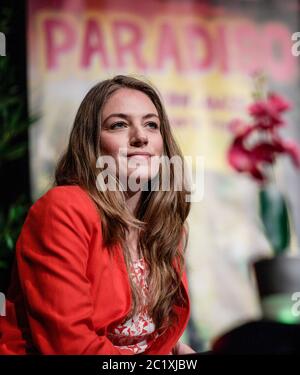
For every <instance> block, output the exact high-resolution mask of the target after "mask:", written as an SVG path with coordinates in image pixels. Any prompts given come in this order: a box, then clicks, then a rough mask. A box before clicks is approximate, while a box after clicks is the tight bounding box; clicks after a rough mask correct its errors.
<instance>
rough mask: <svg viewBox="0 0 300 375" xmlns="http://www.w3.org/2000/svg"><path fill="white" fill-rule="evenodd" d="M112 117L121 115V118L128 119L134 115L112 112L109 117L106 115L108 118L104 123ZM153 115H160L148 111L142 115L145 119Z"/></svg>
mask: <svg viewBox="0 0 300 375" xmlns="http://www.w3.org/2000/svg"><path fill="white" fill-rule="evenodd" d="M111 117H119V118H123V119H125V120H128V119H129V118H131V117H132V116H131V115H128V114H126V113H112V114H111V115H109V116H108V117H106V119H105V120H104V121H103V123H105V122H106V121H107V120H109V119H110V118H111ZM151 117H157V118H158V119H159V116H158V115H157V114H155V113H147V114H146V115H144V116H142V119H143V120H147V119H149V118H151Z"/></svg>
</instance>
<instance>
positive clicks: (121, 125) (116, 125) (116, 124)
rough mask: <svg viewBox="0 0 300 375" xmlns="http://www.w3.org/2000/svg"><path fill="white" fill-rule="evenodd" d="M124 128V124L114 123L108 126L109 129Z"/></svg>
mask: <svg viewBox="0 0 300 375" xmlns="http://www.w3.org/2000/svg"><path fill="white" fill-rule="evenodd" d="M124 126H126V124H125V122H115V123H114V124H112V125H111V126H110V129H120V128H123V127H124Z"/></svg>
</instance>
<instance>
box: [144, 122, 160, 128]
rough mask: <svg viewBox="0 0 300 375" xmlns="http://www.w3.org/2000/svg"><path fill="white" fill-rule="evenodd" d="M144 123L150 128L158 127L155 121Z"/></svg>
mask: <svg viewBox="0 0 300 375" xmlns="http://www.w3.org/2000/svg"><path fill="white" fill-rule="evenodd" d="M146 125H148V126H149V127H150V128H152V129H158V127H159V126H158V124H157V123H156V122H148V123H147V124H146Z"/></svg>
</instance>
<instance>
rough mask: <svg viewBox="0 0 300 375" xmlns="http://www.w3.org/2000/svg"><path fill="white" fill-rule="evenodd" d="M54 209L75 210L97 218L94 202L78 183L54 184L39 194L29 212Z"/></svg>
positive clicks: (45, 212) (87, 216) (82, 214)
mask: <svg viewBox="0 0 300 375" xmlns="http://www.w3.org/2000/svg"><path fill="white" fill-rule="evenodd" d="M56 210H59V211H60V210H63V211H65V212H66V211H68V212H77V213H80V215H81V216H84V217H85V218H88V219H89V220H92V219H95V220H99V214H98V211H97V209H96V205H95V203H94V202H93V200H92V198H91V197H90V196H89V194H88V192H87V191H86V190H84V189H83V188H82V187H80V186H79V185H61V186H54V187H52V188H51V189H49V190H48V191H47V192H46V193H44V194H43V195H42V196H40V197H39V198H38V199H37V200H36V201H35V202H34V204H33V205H32V206H31V208H30V211H31V212H35V213H37V212H38V213H41V214H43V213H44V214H46V215H47V213H49V212H51V211H56Z"/></svg>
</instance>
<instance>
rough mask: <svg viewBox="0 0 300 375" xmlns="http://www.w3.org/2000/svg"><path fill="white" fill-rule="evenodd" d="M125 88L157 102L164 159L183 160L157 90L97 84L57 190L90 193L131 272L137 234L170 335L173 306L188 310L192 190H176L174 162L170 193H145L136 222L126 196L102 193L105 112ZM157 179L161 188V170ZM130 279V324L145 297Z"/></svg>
mask: <svg viewBox="0 0 300 375" xmlns="http://www.w3.org/2000/svg"><path fill="white" fill-rule="evenodd" d="M120 88H129V89H134V90H139V91H141V92H143V93H145V94H146V95H147V96H148V97H149V98H150V99H151V100H152V102H153V104H154V105H155V107H156V109H157V111H158V114H159V118H160V124H161V126H160V129H161V135H162V138H163V144H164V155H166V156H168V157H169V158H172V157H173V156H175V155H177V156H179V157H180V160H182V161H183V156H182V153H181V151H180V149H179V147H178V146H177V144H176V142H175V140H174V137H173V135H172V132H171V128H170V124H169V120H168V117H167V115H166V112H165V109H164V106H163V104H162V100H161V99H160V95H159V93H158V91H157V90H156V89H155V88H154V87H153V85H152V84H150V83H148V82H146V81H145V80H144V79H143V80H141V79H137V78H135V77H132V76H124V75H118V76H115V77H114V78H112V79H107V80H105V81H102V82H100V83H98V84H96V85H95V86H94V87H93V88H92V89H91V90H90V91H89V92H88V93H87V95H86V96H85V98H84V99H83V101H82V103H81V105H80V107H79V109H78V112H77V114H76V117H75V121H74V124H73V128H72V131H71V134H70V138H69V144H68V146H67V149H66V150H65V152H64V153H63V155H62V157H61V158H60V160H59V162H58V164H57V167H56V171H55V182H54V186H56V185H79V186H80V187H82V188H83V189H84V190H85V191H86V192H87V193H88V194H89V196H90V197H91V199H92V200H93V201H94V203H95V205H96V208H97V210H98V212H99V216H100V220H101V225H102V234H103V240H104V243H105V244H106V246H108V247H109V248H111V249H112V246H114V245H116V244H120V245H121V246H122V249H123V252H124V259H125V263H126V267H127V270H129V267H130V264H131V262H132V259H131V254H130V251H129V248H128V246H127V243H126V237H127V235H128V233H129V231H130V230H132V229H134V228H135V229H138V231H139V239H138V249H139V252H140V254H141V255H142V256H143V257H144V259H145V261H146V263H147V265H148V269H149V272H148V279H147V281H148V287H149V293H150V295H149V301H148V309H149V314H150V316H152V318H153V321H154V323H155V325H156V328H157V329H162V330H165V329H167V328H168V326H170V325H171V324H174V323H175V321H174V318H176V315H175V314H174V312H173V311H172V307H173V305H174V304H176V305H180V306H183V305H184V304H185V303H186V300H185V298H186V297H185V295H184V294H183V293H182V289H181V277H182V272H183V270H184V267H185V260H184V259H185V257H184V254H185V250H186V246H187V241H188V227H187V222H186V218H187V216H188V214H189V211H190V203H189V202H187V201H186V195H187V194H189V193H190V191H188V190H187V189H186V188H185V186H183V188H182V189H181V190H180V191H176V190H177V189H175V188H174V186H175V183H174V179H175V168H176V167H175V165H173V164H172V163H171V165H170V166H171V167H170V169H169V173H170V189H169V190H168V191H164V189H155V190H152V191H151V190H149V191H143V192H142V197H141V203H140V205H139V207H138V211H137V216H136V217H135V216H133V213H131V212H130V210H129V209H128V207H127V206H126V200H125V196H124V193H123V192H122V191H120V190H118V191H110V190H106V191H99V189H97V186H96V179H97V174H98V173H99V170H98V171H97V169H98V168H97V167H96V161H97V159H98V157H99V156H100V155H101V150H100V137H101V114H102V109H103V106H104V104H105V103H106V102H107V100H108V98H109V97H110V96H111V95H112V94H113V93H114V92H116V91H117V90H118V89H120ZM158 177H159V181H160V187H161V181H162V178H161V177H162V168H161V167H160V168H159V172H158ZM128 274H129V282H130V287H131V293H132V302H133V304H132V309H131V311H130V313H129V315H128V316H127V317H126V318H127V319H128V318H130V317H132V316H133V315H134V314H135V313H136V312H137V309H138V306H139V303H140V302H141V295H140V292H139V290H138V288H136V287H135V284H134V283H133V281H132V279H131V277H130V272H128Z"/></svg>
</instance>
